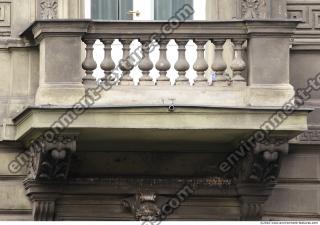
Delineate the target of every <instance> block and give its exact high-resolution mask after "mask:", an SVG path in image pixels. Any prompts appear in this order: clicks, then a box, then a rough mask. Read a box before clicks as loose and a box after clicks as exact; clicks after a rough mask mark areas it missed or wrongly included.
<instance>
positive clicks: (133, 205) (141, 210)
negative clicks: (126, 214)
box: [121, 192, 161, 221]
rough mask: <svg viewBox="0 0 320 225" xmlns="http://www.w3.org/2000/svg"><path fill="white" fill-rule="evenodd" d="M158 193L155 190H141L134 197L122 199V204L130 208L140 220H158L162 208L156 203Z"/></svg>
mask: <svg viewBox="0 0 320 225" xmlns="http://www.w3.org/2000/svg"><path fill="white" fill-rule="evenodd" d="M156 198H157V195H156V194H155V193H153V192H140V193H139V194H136V195H135V196H134V197H131V198H127V199H124V200H122V202H121V206H122V207H123V208H124V209H126V210H129V211H130V212H131V213H132V214H133V215H134V218H135V219H136V220H138V221H157V220H159V218H160V216H161V210H160V208H159V207H158V206H157V204H156Z"/></svg>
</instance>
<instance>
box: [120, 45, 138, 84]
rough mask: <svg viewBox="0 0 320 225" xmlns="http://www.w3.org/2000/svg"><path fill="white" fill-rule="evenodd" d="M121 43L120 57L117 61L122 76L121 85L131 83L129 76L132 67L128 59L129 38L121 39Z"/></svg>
mask: <svg viewBox="0 0 320 225" xmlns="http://www.w3.org/2000/svg"><path fill="white" fill-rule="evenodd" d="M120 42H121V44H122V45H123V48H122V51H123V55H122V59H121V60H120V62H119V68H120V69H121V70H122V77H121V78H120V84H121V85H130V84H133V78H132V77H130V71H131V70H132V69H133V67H134V65H133V63H132V62H131V59H130V44H131V42H132V40H131V39H121V40H120Z"/></svg>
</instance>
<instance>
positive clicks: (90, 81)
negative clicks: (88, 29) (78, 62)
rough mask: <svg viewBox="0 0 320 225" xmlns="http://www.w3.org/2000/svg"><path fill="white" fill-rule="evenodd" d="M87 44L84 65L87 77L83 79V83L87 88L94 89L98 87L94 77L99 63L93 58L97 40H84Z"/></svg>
mask: <svg viewBox="0 0 320 225" xmlns="http://www.w3.org/2000/svg"><path fill="white" fill-rule="evenodd" d="M82 41H83V42H84V43H85V44H86V58H85V59H84V61H83V63H82V69H84V70H85V73H86V75H85V77H84V78H82V83H83V84H84V86H85V88H87V89H88V88H94V87H96V86H97V82H96V78H95V77H94V76H93V71H94V70H95V69H96V68H97V63H96V61H95V60H94V58H93V49H94V48H93V45H94V43H95V42H96V39H89V38H88V39H87V38H84V39H83V40H82Z"/></svg>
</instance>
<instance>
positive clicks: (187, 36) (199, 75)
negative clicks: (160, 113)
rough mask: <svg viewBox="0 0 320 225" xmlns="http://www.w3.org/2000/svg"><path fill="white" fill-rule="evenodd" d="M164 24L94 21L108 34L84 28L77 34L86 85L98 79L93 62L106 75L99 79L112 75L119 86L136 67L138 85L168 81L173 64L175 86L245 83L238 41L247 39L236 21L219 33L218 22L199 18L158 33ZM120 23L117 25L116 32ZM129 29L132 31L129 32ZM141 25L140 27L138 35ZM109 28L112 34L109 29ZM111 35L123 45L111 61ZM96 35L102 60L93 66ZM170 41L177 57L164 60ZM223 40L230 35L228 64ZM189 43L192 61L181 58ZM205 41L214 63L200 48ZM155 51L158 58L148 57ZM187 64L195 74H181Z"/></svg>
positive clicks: (130, 80) (131, 81)
mask: <svg viewBox="0 0 320 225" xmlns="http://www.w3.org/2000/svg"><path fill="white" fill-rule="evenodd" d="M164 24H166V23H157V22H149V23H147V22H145V23H141V22H138V23H137V22H132V23H128V22H126V23H123V22H119V23H108V22H105V23H103V24H101V23H98V24H96V25H95V26H97V28H96V29H99V30H100V29H101V30H104V29H106V30H110V31H109V32H107V33H104V32H103V33H102V32H101V31H100V32H97V33H89V34H85V35H84V36H83V37H82V40H83V42H84V43H85V44H86V57H85V59H84V61H83V63H82V68H83V69H84V70H85V74H86V75H85V76H84V77H83V84H84V85H85V87H86V88H92V87H94V86H95V85H96V84H97V82H96V78H95V77H94V76H93V71H94V70H95V69H96V68H97V67H98V66H100V68H101V69H102V70H103V71H104V74H105V76H104V78H103V79H102V80H104V81H110V80H114V79H116V80H117V81H118V82H117V84H118V85H124V86H130V85H135V82H134V78H133V76H130V75H136V74H133V71H132V70H133V68H134V67H135V66H137V67H138V68H139V69H140V73H141V74H140V75H141V76H140V77H139V82H138V84H139V85H141V86H145V85H147V86H150V85H170V84H171V83H170V78H169V76H168V75H169V69H170V68H174V69H175V73H176V74H175V75H176V79H174V82H173V84H174V85H179V86H181V85H190V83H191V84H193V85H212V86H230V85H235V84H239V85H240V84H242V85H246V80H245V78H244V77H247V75H246V74H244V71H245V70H246V61H247V59H245V58H244V55H245V54H244V52H245V49H244V47H243V46H244V43H246V41H247V35H244V34H243V33H244V32H245V29H243V28H242V27H241V26H240V25H241V23H239V22H238V23H237V22H235V23H231V24H232V25H233V27H232V28H234V31H233V33H228V32H227V30H228V28H226V32H224V33H223V31H222V32H221V30H218V29H221V27H220V28H219V27H215V26H216V25H217V24H219V26H221V25H222V24H221V23H208V22H203V24H201V23H199V22H185V23H183V24H181V25H180V27H179V28H178V29H177V30H176V31H175V32H173V33H170V34H166V33H165V32H163V33H157V32H159V30H161V27H163V26H164ZM119 25H120V26H121V27H122V29H118V30H117V31H116V29H117V26H119ZM168 25H169V24H168ZM210 25H211V26H210ZM134 27H136V29H134ZM128 28H130V31H132V32H128ZM140 29H143V30H145V31H144V32H143V33H142V34H141V33H140V31H139V30H140ZM208 29H209V30H208ZM112 30H114V32H116V33H111V32H112ZM215 36H216V37H215ZM116 39H119V41H120V43H121V44H122V59H121V60H119V62H116V61H115V60H114V59H113V58H112V51H117V50H115V49H112V43H114V42H115V40H116ZM97 40H100V41H101V42H102V43H103V45H104V59H103V61H102V63H101V64H100V65H97V62H96V60H95V58H94V54H93V52H94V51H95V50H97V49H94V47H93V46H94V43H95V42H96V41H97ZM134 40H138V41H139V43H140V45H138V46H132V43H133V41H134ZM172 40H174V42H175V43H176V45H177V52H176V54H177V61H172V60H171V61H170V60H169V59H168V43H169V42H170V41H172ZM227 40H230V41H231V42H232V43H233V46H234V51H233V52H234V59H233V61H232V62H231V64H230V65H227V62H226V61H225V59H224V57H223V51H224V48H223V46H224V44H225V43H226V41H227ZM190 42H192V43H193V44H194V45H195V46H196V49H194V51H193V52H189V54H194V55H196V56H197V57H196V60H195V61H194V62H191V61H188V60H187V59H186V45H187V43H190ZM209 43H212V44H214V46H215V48H214V50H213V52H212V53H209V54H212V55H214V59H213V62H208V61H207V60H206V57H205V49H206V48H205V47H206V46H207V44H209ZM157 47H159V48H157ZM170 47H172V46H170ZM155 50H158V51H159V58H158V60H157V62H153V61H152V60H151V59H150V54H151V53H153V52H154V51H155ZM170 58H172V57H170ZM227 66H229V67H230V68H231V70H232V71H233V74H234V76H232V75H230V74H228V73H227V72H226V69H227ZM191 67H192V68H193V72H194V74H196V77H195V78H194V79H190V78H188V77H187V76H186V75H187V71H188V70H189V69H190V68H191ZM153 68H156V70H157V71H158V74H157V76H156V78H153V77H152V76H151V75H150V71H151V70H152V69H153ZM208 74H209V76H208ZM170 75H172V74H170ZM210 75H211V76H210Z"/></svg>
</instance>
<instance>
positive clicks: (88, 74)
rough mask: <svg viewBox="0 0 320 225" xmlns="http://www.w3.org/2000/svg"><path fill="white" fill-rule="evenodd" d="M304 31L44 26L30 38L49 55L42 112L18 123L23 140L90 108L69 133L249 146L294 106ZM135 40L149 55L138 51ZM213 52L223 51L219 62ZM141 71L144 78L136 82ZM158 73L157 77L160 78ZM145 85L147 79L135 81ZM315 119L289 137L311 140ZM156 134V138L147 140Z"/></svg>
mask: <svg viewBox="0 0 320 225" xmlns="http://www.w3.org/2000/svg"><path fill="white" fill-rule="evenodd" d="M297 24H298V22H297V21H291V20H287V21H286V20H285V21H276V20H268V21H262V20H259V21H250V20H249V21H245V20H235V21H213V22H210V21H201V22H196V21H193V22H184V23H181V24H179V25H178V26H177V25H176V27H175V29H173V28H171V27H169V25H170V24H168V23H167V22H132V21H126V22H111V21H91V20H81V21H80V20H71V21H70V20H50V21H36V22H34V23H33V24H32V25H31V26H30V27H29V28H28V29H27V30H26V31H25V32H24V33H23V34H22V36H23V37H25V38H26V39H27V40H28V41H29V42H30V43H31V44H32V43H33V44H35V45H37V46H39V54H40V81H39V88H38V91H37V95H36V100H35V105H34V106H30V108H28V109H27V110H25V111H24V112H22V114H20V115H19V116H18V117H17V118H16V121H21V120H22V121H24V122H23V123H22V124H21V122H19V123H18V124H19V125H18V129H17V135H16V139H21V138H24V137H25V136H26V134H29V133H30V130H37V129H40V130H42V129H45V128H47V127H50V124H52V122H53V121H56V120H57V119H58V118H59V115H61V113H62V112H64V111H65V110H66V109H68V108H69V109H72V107H73V106H76V107H77V106H79V105H82V106H83V107H85V108H87V109H86V113H85V115H83V116H81V118H80V119H77V121H74V123H72V124H70V127H69V128H70V129H71V128H76V130H81V133H82V132H83V129H84V130H88V132H89V130H90V132H93V133H94V132H96V133H97V134H96V135H94V136H95V137H100V136H101V138H103V139H105V138H107V137H106V136H108V132H99V131H100V129H124V130H126V129H129V130H130V129H138V130H137V133H135V134H136V135H138V134H139V132H140V131H141V134H140V138H142V139H152V137H154V136H155V135H156V133H155V132H156V131H155V130H158V131H159V130H168V131H167V132H166V135H164V136H163V139H166V138H173V139H174V138H177V139H178V140H184V139H189V138H190V137H189V136H188V135H187V134H185V133H184V132H181V135H180V134H179V132H173V131H174V130H184V129H186V130H197V132H198V134H199V136H201V137H197V138H200V139H199V140H203V141H217V142H218V143H219V142H230V141H231V140H236V139H239V138H241V137H243V136H245V135H247V134H248V133H250V132H252V131H254V130H257V129H260V128H259V125H261V124H263V122H264V121H266V120H267V118H269V117H270V116H271V115H272V114H273V113H275V112H277V110H279V109H281V107H282V106H283V105H284V104H285V103H286V102H287V101H288V100H290V99H292V97H293V96H294V90H293V87H292V86H291V85H290V84H289V68H288V65H289V48H290V37H291V35H292V32H293V30H294V29H295V27H296V26H297ZM168 27H169V28H168ZM166 29H167V30H166ZM97 40H100V41H101V42H102V43H103V45H104V58H103V60H102V62H101V64H100V65H97V62H96V61H95V58H94V51H96V50H97V49H95V48H94V44H95V43H96V41H97ZM115 40H119V41H120V43H121V44H122V59H121V60H120V62H119V63H118V62H115V61H114V60H113V58H112V56H113V55H114V49H112V46H113V45H112V43H113V42H114V41H115ZM134 40H138V41H139V42H140V43H141V45H140V46H137V47H136V48H134V49H133V48H132V45H130V44H131V43H132V42H133V41H134ZM173 40H174V42H175V43H176V44H177V50H176V52H175V54H176V56H177V60H176V61H175V62H173V61H169V60H168V53H167V51H168V50H167V49H168V48H167V45H168V43H169V42H170V41H173ZM190 42H193V43H194V45H195V46H196V50H195V49H194V52H190V51H189V52H187V53H188V54H194V55H196V57H195V58H196V60H195V61H194V62H188V61H187V59H186V44H187V43H190ZM226 42H228V45H229V46H231V47H232V48H233V49H232V50H233V51H231V52H232V53H233V54H234V55H233V57H232V58H233V59H232V60H230V61H229V62H227V61H225V57H224V51H226V50H225V48H224V46H225V45H226V44H225V43H226ZM209 43H212V44H213V45H214V46H215V47H214V49H212V52H211V53H210V49H211V48H209V47H208V44H209ZM230 43H231V44H230ZM130 47H131V48H130ZM153 51H158V59H157V60H156V61H154V62H153V61H152V60H151V59H150V54H151V52H153ZM170 54H174V52H172V51H171V52H170ZM208 54H211V55H213V60H212V62H208V60H206V58H207V57H205V56H206V55H208ZM171 58H172V57H171ZM81 64H82V66H81ZM97 67H100V68H101V71H103V72H104V75H103V77H102V79H101V80H99V81H98V80H97V79H96V78H95V77H94V76H93V73H94V70H95V69H96V68H97ZM137 67H138V68H139V70H140V71H139V72H138V73H139V74H133V72H132V70H133V68H137ZM154 68H155V69H156V76H153V77H152V76H151V73H150V71H151V70H153V69H154ZM170 68H174V71H172V69H171V70H169V69H170ZM226 71H230V72H226ZM135 73H137V72H135ZM187 74H188V75H190V74H191V75H192V74H194V75H195V76H194V78H190V76H189V77H188V76H186V75H187ZM137 75H138V77H139V75H140V78H138V79H134V77H136V78H137ZM153 75H154V70H153ZM172 77H175V79H172ZM84 96H86V98H85V97H84ZM88 98H90V101H89V102H88ZM79 107H80V108H81V106H79ZM307 111H308V110H306V111H305V110H301V111H297V112H295V113H294V115H293V116H292V117H289V119H288V120H286V121H285V123H283V124H281V126H280V127H279V130H280V131H279V132H280V133H281V132H285V133H290V136H291V137H294V136H295V135H297V134H298V133H299V132H301V131H303V130H305V129H306V122H305V121H306V115H307ZM54 112H55V113H54ZM107 112H108V113H107ZM27 115H28V116H27ZM26 116H27V119H28V120H30V122H29V123H26V122H25V121H26V120H25V118H24V117H26ZM48 116H49V117H48ZM42 117H43V118H42ZM295 117H296V118H295ZM235 118H236V119H235ZM69 120H70V118H69ZM102 121H106V123H103V122H102ZM297 121H299V122H297ZM107 124H108V125H107ZM239 128H241V129H239ZM149 129H150V130H153V132H151V133H149V132H148V134H147V135H146V134H145V131H146V130H149ZM94 130H95V131H94ZM221 130H222V131H225V132H226V133H225V134H226V135H221V133H220V132H221ZM208 131H210V132H209V133H210V137H209V135H207V134H208ZM217 131H219V132H217ZM128 132H129V131H128ZM170 132H173V133H175V134H174V135H172V134H171V133H170ZM201 132H203V136H202V133H201ZM111 133H112V135H111V136H114V135H116V133H113V132H111ZM120 133H121V134H122V135H124V134H125V132H120ZM219 134H220V135H219ZM85 136H86V135H85ZM111 136H110V137H111ZM124 136H125V137H127V138H130V135H129V136H126V135H124ZM149 136H151V137H149ZM160 136H161V135H160ZM160 136H157V138H159V139H161V138H160ZM178 136H179V137H178ZM191 136H192V135H191ZM114 138H117V137H114ZM118 138H123V136H121V137H118ZM131 138H134V139H135V138H138V137H134V136H132V137H131Z"/></svg>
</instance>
